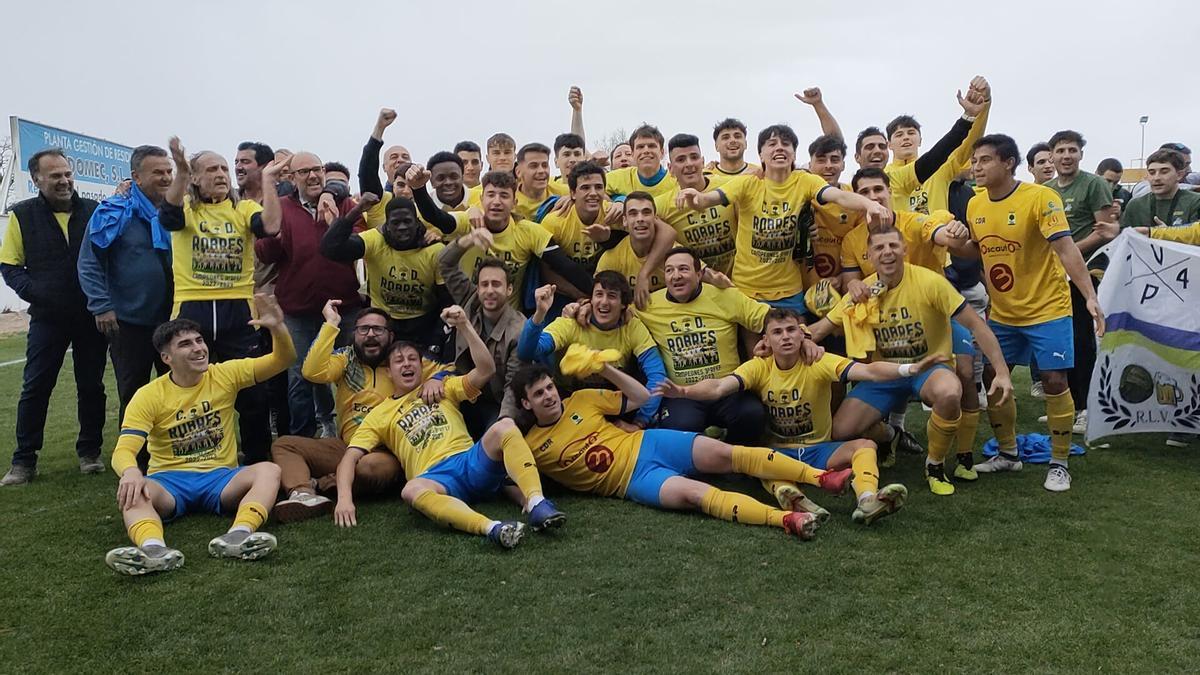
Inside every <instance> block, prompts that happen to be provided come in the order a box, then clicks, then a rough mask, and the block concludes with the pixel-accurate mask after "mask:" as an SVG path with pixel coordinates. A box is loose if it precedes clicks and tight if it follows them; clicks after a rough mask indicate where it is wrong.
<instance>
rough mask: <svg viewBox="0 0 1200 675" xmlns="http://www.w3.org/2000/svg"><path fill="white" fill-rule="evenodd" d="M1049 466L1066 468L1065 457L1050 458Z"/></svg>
mask: <svg viewBox="0 0 1200 675" xmlns="http://www.w3.org/2000/svg"><path fill="white" fill-rule="evenodd" d="M1050 466H1061V467H1062V468H1064V469H1065V468H1067V460H1065V459H1051V460H1050Z"/></svg>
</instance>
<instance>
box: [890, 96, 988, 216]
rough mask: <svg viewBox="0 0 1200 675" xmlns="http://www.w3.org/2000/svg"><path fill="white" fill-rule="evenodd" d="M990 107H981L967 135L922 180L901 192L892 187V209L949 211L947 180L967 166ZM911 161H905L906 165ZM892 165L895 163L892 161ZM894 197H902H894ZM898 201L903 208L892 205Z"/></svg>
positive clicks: (985, 126) (950, 181) (949, 181)
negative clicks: (981, 109)
mask: <svg viewBox="0 0 1200 675" xmlns="http://www.w3.org/2000/svg"><path fill="white" fill-rule="evenodd" d="M990 109H991V106H990V105H988V106H985V107H984V109H983V112H981V113H979V116H978V117H976V118H975V121H974V122H973V123H972V124H971V130H970V131H968V132H967V137H966V138H965V139H963V142H962V143H960V144H959V145H958V147H957V148H955V149H954V152H951V153H950V157H949V159H947V160H946V161H945V163H943V164H942V165H941V166H939V167H938V168H937V170H936V171H934V172H933V175H932V176H930V177H929V178H927V179H925V182H924V183H922V184H921V185H919V186H917V188H916V189H914V190H912V191H910V192H908V193H905V194H903V195H897V193H896V191H895V190H894V189H893V190H892V195H893V197H892V204H893V208H895V209H896V210H897V211H901V210H903V211H916V212H917V213H933V212H935V211H948V210H950V183H952V182H954V178H955V177H956V176H958V174H960V173H962V172H963V171H964V170H965V169H967V168H968V167H970V166H971V153H972V152H973V151H974V149H975V141H978V140H979V138H980V137H981V136H983V133H984V131H985V130H986V129H987V120H988V111H989V110H990ZM913 161H916V160H913ZM911 163H912V162H909V164H911ZM892 164H897V163H896V162H892ZM914 170H915V168H914ZM914 176H915V174H914ZM897 197H900V198H902V199H897ZM898 202H899V203H901V204H902V205H903V208H901V206H897V205H896V204H897V203H898Z"/></svg>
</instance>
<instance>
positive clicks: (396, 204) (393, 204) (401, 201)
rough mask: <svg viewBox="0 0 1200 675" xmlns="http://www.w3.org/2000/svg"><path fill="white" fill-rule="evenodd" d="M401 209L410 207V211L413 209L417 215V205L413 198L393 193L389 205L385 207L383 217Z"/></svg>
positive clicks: (413, 212)
mask: <svg viewBox="0 0 1200 675" xmlns="http://www.w3.org/2000/svg"><path fill="white" fill-rule="evenodd" d="M399 209H408V210H409V211H412V214H413V215H414V216H415V215H417V205H416V204H415V203H414V202H413V200H411V199H409V198H407V197H401V196H400V195H392V198H391V199H389V200H388V203H387V206H385V207H383V217H384V218H385V219H386V218H387V217H388V216H390V215H392V211H396V210H399Z"/></svg>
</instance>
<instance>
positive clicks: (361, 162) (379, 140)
mask: <svg viewBox="0 0 1200 675" xmlns="http://www.w3.org/2000/svg"><path fill="white" fill-rule="evenodd" d="M395 121H396V111H395V110H392V109H391V108H383V109H382V110H380V111H379V117H377V118H376V119H375V128H374V129H372V130H371V137H370V138H368V139H367V144H366V145H364V146H363V149H362V156H361V157H359V159H358V191H359V192H362V193H363V194H366V193H368V192H371V193H374V194H377V195H379V196H380V197H382V196H383V182H382V181H380V180H379V152H380V151H381V150H383V132H384V130H385V129H387V128H388V127H389V126H391V124H392V122H395ZM389 178H391V176H389Z"/></svg>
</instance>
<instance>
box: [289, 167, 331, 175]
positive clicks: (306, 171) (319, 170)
mask: <svg viewBox="0 0 1200 675" xmlns="http://www.w3.org/2000/svg"><path fill="white" fill-rule="evenodd" d="M292 173H294V174H296V175H297V176H307V175H308V174H310V173H325V167H323V166H313V167H308V168H304V169H292Z"/></svg>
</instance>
